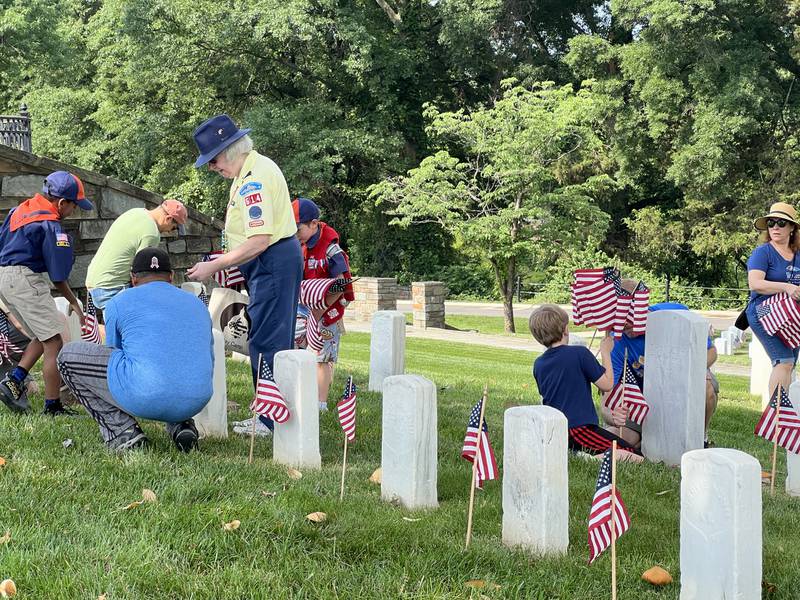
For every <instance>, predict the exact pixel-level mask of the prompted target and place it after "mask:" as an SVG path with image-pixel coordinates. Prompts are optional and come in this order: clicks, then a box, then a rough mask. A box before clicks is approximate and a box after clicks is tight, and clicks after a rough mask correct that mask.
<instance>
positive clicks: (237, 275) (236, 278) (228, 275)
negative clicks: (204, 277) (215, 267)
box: [203, 250, 245, 288]
mask: <svg viewBox="0 0 800 600" xmlns="http://www.w3.org/2000/svg"><path fill="white" fill-rule="evenodd" d="M224 254H225V253H224V252H222V251H221V250H215V251H214V252H209V253H208V254H206V255H205V256H204V257H203V262H207V261H209V260H214V259H216V258H218V257H220V256H223V255H224ZM213 277H214V281H216V282H217V285H219V286H220V287H227V288H232V287H235V286H237V285H241V284H243V283H244V282H245V281H244V275H242V272H241V271H240V270H239V267H231V268H230V269H222V270H221V271H217V272H216V273H214V275H213Z"/></svg>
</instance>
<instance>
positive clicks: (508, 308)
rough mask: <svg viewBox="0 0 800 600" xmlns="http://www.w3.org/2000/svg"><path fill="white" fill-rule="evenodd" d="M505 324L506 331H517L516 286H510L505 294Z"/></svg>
mask: <svg viewBox="0 0 800 600" xmlns="http://www.w3.org/2000/svg"><path fill="white" fill-rule="evenodd" d="M503 326H504V328H505V330H506V333H516V327H515V326H514V287H513V286H508V289H507V290H505V293H504V294H503Z"/></svg>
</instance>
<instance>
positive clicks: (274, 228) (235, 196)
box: [225, 150, 297, 250]
mask: <svg viewBox="0 0 800 600" xmlns="http://www.w3.org/2000/svg"><path fill="white" fill-rule="evenodd" d="M296 233H297V225H295V222H294V213H293V212H292V204H291V201H290V199H289V188H288V186H287V185H286V180H285V179H284V177H283V173H281V170H280V169H279V168H278V165H276V164H275V163H274V162H273V161H272V160H270V159H269V158H267V157H266V156H261V155H260V154H259V153H258V152H256V151H255V150H252V151H251V152H250V153H249V154H248V155H247V158H246V159H245V161H244V165H242V170H241V171H240V173H239V176H238V177H236V178H235V179H234V180H233V183H232V184H231V191H230V198H229V201H228V210H227V212H226V214H225V239H226V242H227V248H226V249H227V250H233V249H234V248H236V247H238V246H241V245H242V244H243V243H244V242H245V240H247V238H249V237H251V236H253V235H264V234H266V235H271V236H272V241H271V243H272V244H274V243H275V242H278V241H280V240H282V239H284V238H288V237H291V236H293V235H295V234H296Z"/></svg>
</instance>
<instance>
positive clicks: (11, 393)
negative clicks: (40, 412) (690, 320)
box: [0, 375, 31, 413]
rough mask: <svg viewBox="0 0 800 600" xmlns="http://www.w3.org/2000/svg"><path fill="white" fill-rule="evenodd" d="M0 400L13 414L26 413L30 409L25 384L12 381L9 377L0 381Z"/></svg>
mask: <svg viewBox="0 0 800 600" xmlns="http://www.w3.org/2000/svg"><path fill="white" fill-rule="evenodd" d="M0 400H2V401H3V403H4V404H5V405H6V406H7V407H8V408H10V409H11V410H12V411H14V412H20V413H22V412H26V411H27V410H28V409H30V407H31V404H30V402H28V395H27V394H26V393H25V384H24V383H20V382H19V381H17V380H16V379H12V378H11V376H10V375H6V376H5V377H3V379H2V380H0Z"/></svg>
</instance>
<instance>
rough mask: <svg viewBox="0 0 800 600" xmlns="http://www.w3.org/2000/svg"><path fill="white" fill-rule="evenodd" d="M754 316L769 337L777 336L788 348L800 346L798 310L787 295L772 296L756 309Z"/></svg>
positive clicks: (799, 310) (799, 312) (795, 303)
mask: <svg viewBox="0 0 800 600" xmlns="http://www.w3.org/2000/svg"><path fill="white" fill-rule="evenodd" d="M756 316H757V317H758V320H759V322H760V323H761V325H762V327H764V329H765V330H766V332H767V333H769V334H770V335H776V336H778V337H779V338H780V339H781V340H783V342H784V343H785V344H786V345H787V346H789V347H790V348H797V347H798V346H800V309H798V306H797V302H795V301H794V299H792V297H791V296H789V294H787V293H785V292H781V293H780V294H774V295H773V296H770V297H769V298H767V299H766V300H764V301H763V302H762V303H761V304H759V305H758V306H757V307H756Z"/></svg>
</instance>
